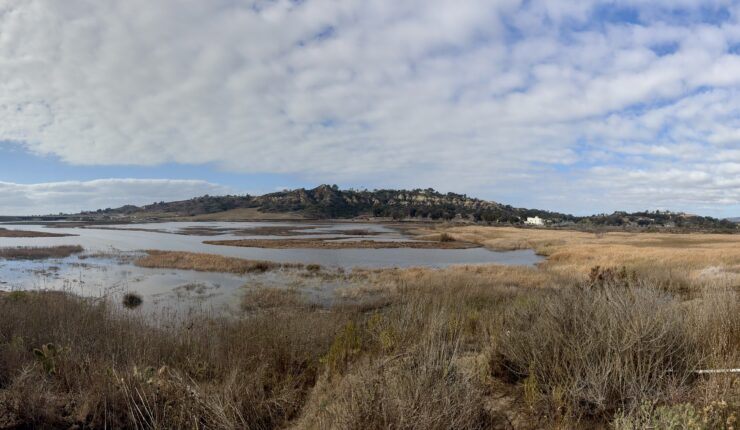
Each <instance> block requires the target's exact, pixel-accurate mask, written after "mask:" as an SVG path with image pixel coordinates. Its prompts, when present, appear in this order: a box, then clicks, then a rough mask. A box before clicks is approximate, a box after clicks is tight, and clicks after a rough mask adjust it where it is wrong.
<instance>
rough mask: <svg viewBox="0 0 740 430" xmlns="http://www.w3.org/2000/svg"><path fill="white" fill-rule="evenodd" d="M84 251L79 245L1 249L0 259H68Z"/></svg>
mask: <svg viewBox="0 0 740 430" xmlns="http://www.w3.org/2000/svg"><path fill="white" fill-rule="evenodd" d="M83 251H84V249H83V248H82V247H81V246H79V245H62V246H49V247H27V246H19V247H15V248H0V258H4V259H6V260H44V259H48V258H66V257H69V256H71V255H74V254H80V253H81V252H83Z"/></svg>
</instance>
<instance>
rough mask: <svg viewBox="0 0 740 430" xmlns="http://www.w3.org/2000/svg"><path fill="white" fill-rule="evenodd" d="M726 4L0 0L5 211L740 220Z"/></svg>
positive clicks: (730, 11)
mask: <svg viewBox="0 0 740 430" xmlns="http://www.w3.org/2000/svg"><path fill="white" fill-rule="evenodd" d="M739 174H740V5H738V4H737V2H736V1H723V0H705V1H693V0H652V1H644V2H643V1H637V0H622V1H618V2H617V1H598V0H573V1H564V0H529V1H517V0H484V1H477V0H449V1H439V0H403V1H399V0H302V1H297V0H292V1H281V0H275V1H249V0H157V1H151V0H64V1H59V0H0V212H2V213H47V212H59V211H77V210H80V209H93V208H98V207H107V206H120V205H122V204H125V203H136V204H141V203H149V202H152V201H155V200H157V201H158V200H168V199H180V198H188V197H192V196H195V195H200V194H206V193H208V194H220V193H245V192H249V193H262V192H270V191H274V190H276V189H282V188H293V187H298V186H306V187H309V186H315V185H317V184H319V183H332V184H333V183H336V184H338V185H340V186H342V187H360V188H365V187H367V188H371V189H372V188H381V187H393V188H402V187H403V188H408V187H422V188H426V187H434V188H437V189H439V190H442V191H456V192H461V193H467V194H469V195H472V196H477V197H481V198H486V199H491V200H497V201H501V202H505V203H510V204H513V205H517V206H526V207H538V208H545V209H552V210H559V211H566V212H572V213H578V214H583V213H594V212H603V211H612V210H615V209H627V210H634V209H656V208H659V209H666V208H668V209H674V210H685V211H690V212H694V213H701V214H708V215H714V216H736V215H740V175H739Z"/></svg>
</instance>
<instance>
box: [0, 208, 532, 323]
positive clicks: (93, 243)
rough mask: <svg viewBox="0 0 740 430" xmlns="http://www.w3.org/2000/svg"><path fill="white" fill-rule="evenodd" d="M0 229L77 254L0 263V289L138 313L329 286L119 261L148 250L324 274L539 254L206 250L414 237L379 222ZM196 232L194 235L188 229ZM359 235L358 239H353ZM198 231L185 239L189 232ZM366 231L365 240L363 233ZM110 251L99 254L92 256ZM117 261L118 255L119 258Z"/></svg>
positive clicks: (282, 275)
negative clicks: (127, 302)
mask: <svg viewBox="0 0 740 430" xmlns="http://www.w3.org/2000/svg"><path fill="white" fill-rule="evenodd" d="M3 227H4V228H8V229H18V230H31V231H44V232H52V233H62V234H70V235H74V236H67V237H42V238H0V247H16V246H57V245H81V246H82V247H83V248H85V254H83V255H82V256H72V257H68V258H64V259H51V260H43V261H3V260H0V290H28V289H54V290H58V289H64V290H68V291H71V292H74V293H77V294H80V295H83V296H92V297H109V298H111V297H112V298H114V299H115V300H117V299H118V298H120V296H122V295H123V294H124V293H125V292H131V291H133V292H137V293H138V294H141V295H142V296H144V298H145V302H144V303H145V306H144V309H148V310H154V309H161V308H162V306H168V307H171V308H174V309H177V310H179V311H182V310H191V309H193V308H198V309H204V308H205V309H213V310H219V309H224V308H229V307H233V305H234V304H235V302H236V301H237V300H238V297H239V294H238V292H239V291H240V290H241V289H242V287H243V286H244V285H245V284H248V285H256V286H267V287H275V288H284V287H285V286H286V285H294V286H295V285H298V284H300V287H301V289H302V290H303V291H305V292H306V294H307V295H308V296H310V297H311V298H312V299H314V300H316V301H319V302H326V301H329V300H331V294H332V291H333V289H335V288H337V285H335V283H334V282H332V281H326V280H323V281H322V280H320V279H311V278H305V277H304V278H296V276H295V274H291V273H287V272H284V271H278V272H269V273H265V274H253V275H235V274H222V273H204V272H195V271H188V270H172V269H145V268H140V267H137V266H134V265H133V264H131V263H130V261H126V259H125V257H132V256H135V255H136V254H137V253H139V252H141V251H143V250H147V249H157V250H167V251H188V252H203V253H209V254H218V255H224V256H229V257H239V258H246V259H256V260H271V261H277V262H298V263H314V264H320V265H322V266H324V267H325V268H326V270H352V269H353V268H358V267H363V268H382V267H412V266H426V267H445V266H449V265H455V264H485V263H495V264H505V265H524V266H532V265H534V264H536V263H538V262H539V261H541V259H542V258H541V257H539V256H537V255H535V253H534V252H533V251H531V250H521V251H508V252H496V251H490V250H487V249H485V248H470V249H410V248H396V249H264V248H243V247H231V246H220V245H206V244H204V243H203V241H206V240H214V239H217V240H228V239H251V238H255V239H270V238H278V237H279V238H281V239H285V238H286V237H285V236H270V235H250V230H249V229H255V228H267V227H276V228H280V229H282V232H283V233H285V232H286V231H287V230H291V229H295V231H289V232H287V233H289V234H290V237H289V238H316V239H318V238H333V239H337V240H379V241H397V240H414V239H413V238H412V237H409V236H407V235H405V234H403V233H402V232H401V231H399V230H396V229H394V228H391V227H388V226H384V225H380V224H359V223H312V224H307V223H291V222H167V223H148V224H125V225H108V226H86V227H67V228H60V227H46V226H43V225H10V224H6V225H3ZM194 229H197V230H194ZM360 231H361V232H363V233H364V234H360ZM193 232H195V233H198V234H188V233H193ZM368 233H369V235H368ZM101 253H107V254H111V256H108V257H101V256H100V255H99V254H101ZM120 257H124V259H123V260H121V258H120Z"/></svg>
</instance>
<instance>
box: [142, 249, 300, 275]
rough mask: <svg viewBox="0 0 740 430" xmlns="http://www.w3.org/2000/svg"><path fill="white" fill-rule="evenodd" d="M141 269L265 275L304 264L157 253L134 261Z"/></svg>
mask: <svg viewBox="0 0 740 430" xmlns="http://www.w3.org/2000/svg"><path fill="white" fill-rule="evenodd" d="M134 264H136V265H137V266H139V267H147V268H159V269H182V270H196V271H201V272H223V273H237V274H245V273H263V272H267V271H270V270H277V269H281V268H302V267H304V265H303V264H297V263H275V262H272V261H260V260H245V259H242V258H233V257H224V256H221V255H214V254H200V253H194V252H177V251H155V250H150V251H147V252H146V255H145V256H143V257H140V258H138V259H136V260H135V261H134Z"/></svg>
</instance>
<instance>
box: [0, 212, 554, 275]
mask: <svg viewBox="0 0 740 430" xmlns="http://www.w3.org/2000/svg"><path fill="white" fill-rule="evenodd" d="M286 225H287V226H296V227H306V226H311V227H312V229H311V230H300V233H301V234H300V235H297V236H290V238H301V237H313V238H319V237H332V238H353V239H363V240H413V238H411V237H408V236H406V235H404V234H402V233H401V232H399V231H398V230H394V229H392V228H389V227H386V226H383V225H379V224H356V223H331V224H300V223H278V222H271V223H262V222H204V223H201V222H182V223H177V222H168V223H151V224H128V225H118V226H94V227H86V228H47V227H44V226H40V225H22V226H21V225H5V226H4V227H6V228H8V229H19V230H31V231H45V232H53V233H65V234H74V235H77V236H70V237H43V238H0V247H6V246H56V245H81V246H82V247H84V248H85V249H86V250H87V251H90V252H97V251H104V252H105V251H110V250H118V251H124V252H127V251H139V250H145V249H160V250H167V251H189V252H204V253H208V254H219V255H224V256H229V257H239V258H247V259H254V260H271V261H278V262H299V263H314V264H320V265H322V266H331V267H344V268H352V267H411V266H426V267H445V266H449V265H452V264H479V263H498V264H507V265H525V266H531V265H534V264H536V263H538V262H539V261H541V257H539V256H537V255H536V254H535V253H534V251H532V250H520V251H507V252H496V251H490V250H487V249H485V248H469V249H409V248H397V249H265V248H242V247H232V246H222V245H207V244H204V243H203V241H206V240H216V239H217V240H229V239H253V238H257V239H270V238H275V237H274V236H256V235H255V236H244V235H236V234H232V233H228V232H226V233H224V234H219V235H215V236H214V235H207V236H200V235H182V234H173V233H175V232H179V231H182V230H183V229H186V228H190V227H197V228H213V229H231V230H233V229H246V228H255V227H273V226H286ZM134 229H150V230H161V231H162V232H152V231H140V230H134ZM358 229H359V230H369V231H372V232H376V233H378V234H377V235H373V236H363V237H358V236H352V235H342V234H327V232H338V231H342V230H358ZM314 234H318V236H317V235H314ZM281 238H282V239H285V237H281Z"/></svg>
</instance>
